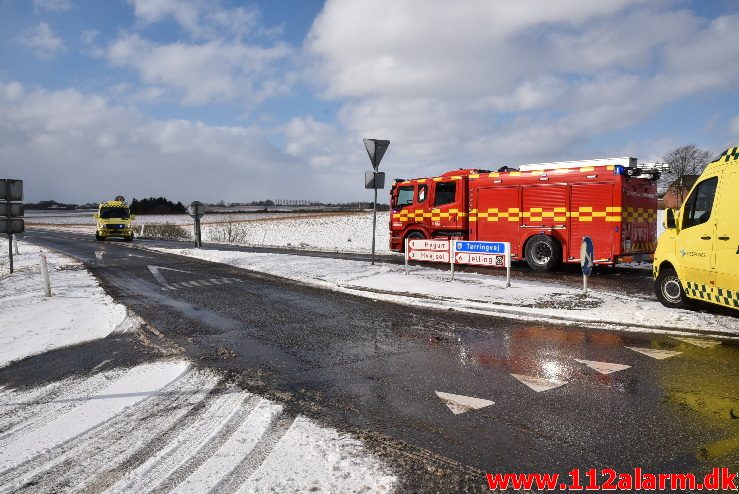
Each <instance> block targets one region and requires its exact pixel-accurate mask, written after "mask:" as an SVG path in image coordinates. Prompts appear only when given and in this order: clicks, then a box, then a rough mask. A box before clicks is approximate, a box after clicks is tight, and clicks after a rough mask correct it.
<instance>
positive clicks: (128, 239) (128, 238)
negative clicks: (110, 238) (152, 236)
mask: <svg viewBox="0 0 739 494" xmlns="http://www.w3.org/2000/svg"><path fill="white" fill-rule="evenodd" d="M123 240H125V241H126V242H130V241H131V240H133V234H131V235H129V236H128V237H123Z"/></svg>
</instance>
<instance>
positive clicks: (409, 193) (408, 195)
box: [395, 185, 413, 208]
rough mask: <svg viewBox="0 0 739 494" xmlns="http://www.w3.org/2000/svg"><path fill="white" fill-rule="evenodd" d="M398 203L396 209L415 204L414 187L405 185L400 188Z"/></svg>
mask: <svg viewBox="0 0 739 494" xmlns="http://www.w3.org/2000/svg"><path fill="white" fill-rule="evenodd" d="M397 201H398V202H397V203H396V204H395V207H396V208H404V207H406V206H410V205H411V204H413V186H412V185H404V186H403V187H398V199H397Z"/></svg>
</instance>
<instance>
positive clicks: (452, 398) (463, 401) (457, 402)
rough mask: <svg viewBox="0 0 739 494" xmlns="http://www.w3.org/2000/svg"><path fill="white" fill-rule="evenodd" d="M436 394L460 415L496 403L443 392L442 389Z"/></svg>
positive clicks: (455, 413)
mask: <svg viewBox="0 0 739 494" xmlns="http://www.w3.org/2000/svg"><path fill="white" fill-rule="evenodd" d="M436 396H438V397H439V398H440V399H441V401H443V402H444V404H446V406H447V407H449V410H451V411H452V413H453V414H454V415H459V414H460V413H465V412H469V411H470V410H477V409H480V408H485V407H487V406H490V405H494V404H495V402H492V401H490V400H483V399H482V398H473V397H471V396H462V395H453V394H451V393H442V392H441V391H436Z"/></svg>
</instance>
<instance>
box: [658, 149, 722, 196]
mask: <svg viewBox="0 0 739 494" xmlns="http://www.w3.org/2000/svg"><path fill="white" fill-rule="evenodd" d="M711 156H712V155H711V153H710V152H709V151H706V150H705V149H700V148H699V147H697V146H695V145H693V144H689V145H687V146H680V147H679V148H675V149H673V150H671V151H669V152H668V153H667V154H665V155H664V156H663V157H662V160H663V161H664V162H665V163H668V164H669V165H670V171H669V172H667V173H665V174H664V175H663V179H662V186H663V188H664V189H667V187H669V186H670V185H671V184H674V183H676V182H677V184H678V185H679V186H678V195H679V196H680V202H681V203H682V201H683V197H682V195H683V193H684V187H683V185H682V184H683V179H684V177H686V176H688V175H700V174H701V172H702V171H703V169H704V168H705V167H706V165H707V164H708V163H709V162H710V161H711Z"/></svg>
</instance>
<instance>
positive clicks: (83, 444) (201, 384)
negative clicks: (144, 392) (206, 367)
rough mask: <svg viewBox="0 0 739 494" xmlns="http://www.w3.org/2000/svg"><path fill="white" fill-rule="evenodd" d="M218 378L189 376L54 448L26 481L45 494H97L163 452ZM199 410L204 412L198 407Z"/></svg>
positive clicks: (211, 389) (198, 374)
mask: <svg viewBox="0 0 739 494" xmlns="http://www.w3.org/2000/svg"><path fill="white" fill-rule="evenodd" d="M218 381H219V378H217V377H215V376H214V375H212V374H210V373H201V372H197V371H193V372H190V373H188V374H187V375H186V376H184V377H182V378H180V379H178V380H176V381H173V382H171V383H170V384H169V385H167V386H166V387H164V388H162V390H161V391H160V392H159V393H157V395H155V396H153V397H152V398H150V399H147V400H144V401H142V402H139V403H138V404H136V405H134V406H133V407H131V408H129V409H127V410H125V411H124V413H122V414H120V415H118V416H116V417H114V418H113V419H111V420H110V421H108V422H106V423H104V424H101V426H100V427H98V428H95V429H93V430H91V431H89V432H88V433H87V434H85V435H84V436H82V437H80V438H78V440H76V441H74V442H73V444H67V445H65V447H64V448H57V449H56V450H54V451H53V452H52V453H53V455H54V458H53V459H52V460H51V461H50V462H47V463H42V464H41V465H40V466H39V467H38V468H37V469H36V471H34V472H31V473H30V474H29V475H27V476H26V483H27V484H30V485H33V486H34V487H35V486H38V485H43V489H41V490H42V491H44V492H61V491H64V492H71V491H75V492H79V491H90V490H93V491H99V490H101V489H103V488H105V487H107V486H109V485H111V484H113V483H115V482H116V481H117V480H119V479H120V478H121V477H122V476H123V475H124V474H125V473H126V472H127V471H128V470H129V469H130V468H131V464H132V463H135V462H136V461H137V459H138V462H139V463H140V462H143V461H144V460H145V459H146V458H148V456H149V455H150V454H152V453H153V452H155V451H156V450H157V449H158V448H159V447H161V438H162V436H163V435H166V434H167V433H168V431H170V430H171V429H173V428H174V429H177V428H180V427H182V424H183V423H187V422H188V420H193V419H192V418H190V419H188V416H189V415H193V414H195V415H197V413H198V411H197V410H196V408H198V405H199V404H202V403H203V402H204V401H205V400H207V398H208V395H209V394H210V393H212V392H213V389H214V388H215V387H216V386H217V385H218ZM200 408H202V407H200Z"/></svg>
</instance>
